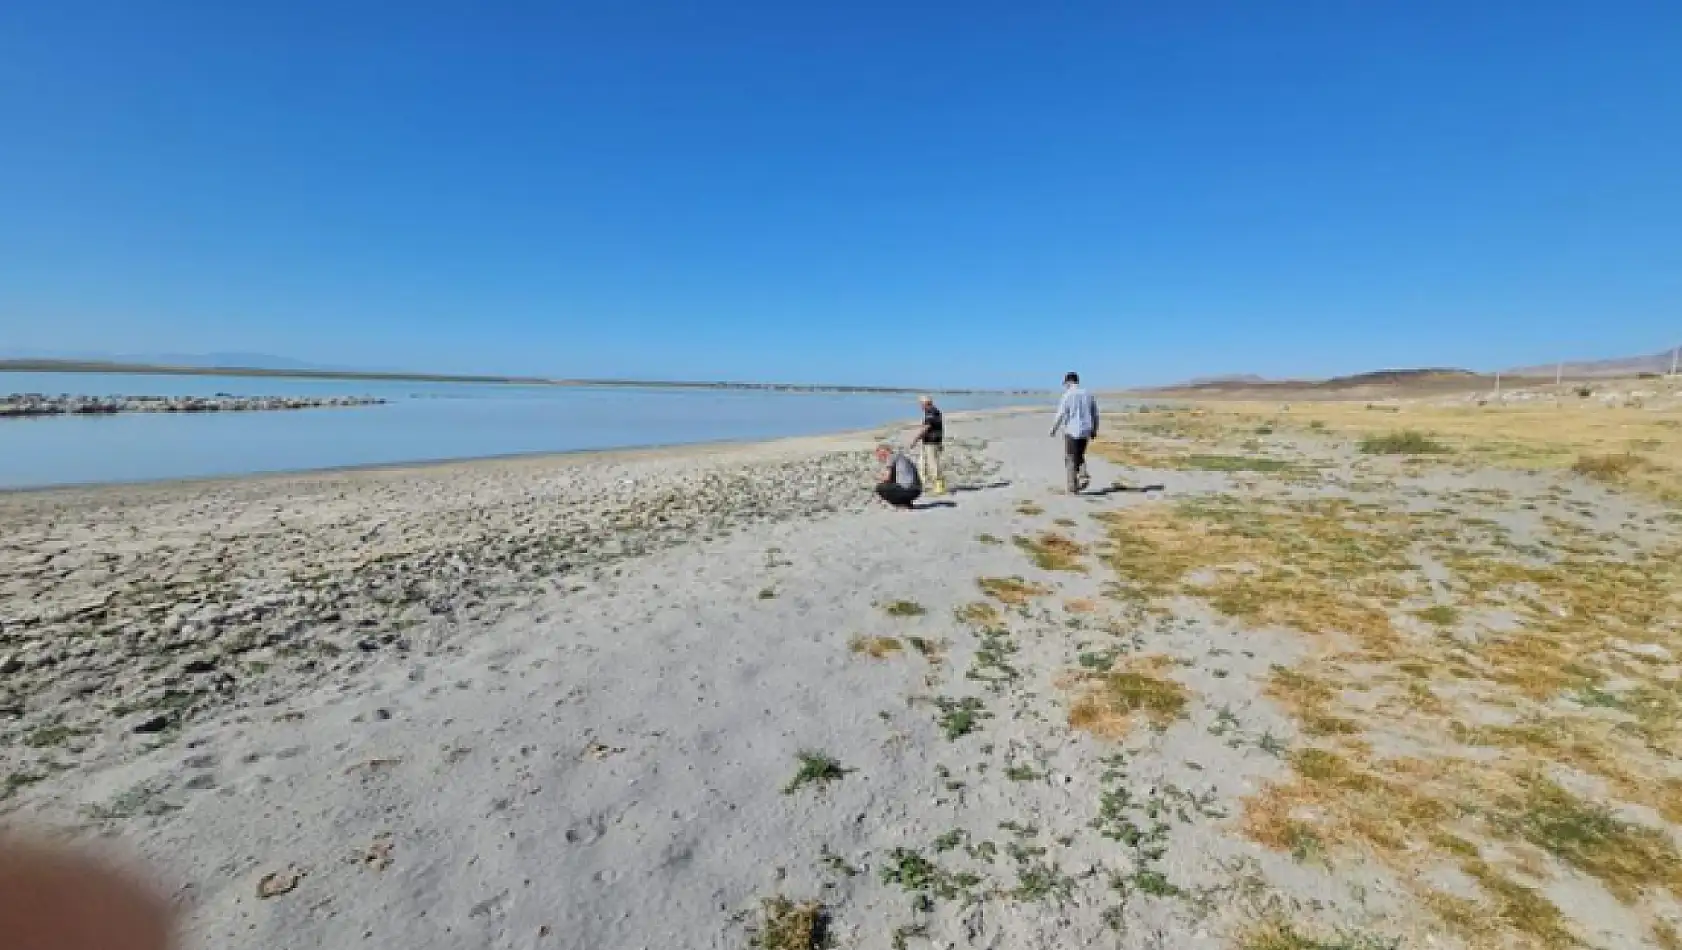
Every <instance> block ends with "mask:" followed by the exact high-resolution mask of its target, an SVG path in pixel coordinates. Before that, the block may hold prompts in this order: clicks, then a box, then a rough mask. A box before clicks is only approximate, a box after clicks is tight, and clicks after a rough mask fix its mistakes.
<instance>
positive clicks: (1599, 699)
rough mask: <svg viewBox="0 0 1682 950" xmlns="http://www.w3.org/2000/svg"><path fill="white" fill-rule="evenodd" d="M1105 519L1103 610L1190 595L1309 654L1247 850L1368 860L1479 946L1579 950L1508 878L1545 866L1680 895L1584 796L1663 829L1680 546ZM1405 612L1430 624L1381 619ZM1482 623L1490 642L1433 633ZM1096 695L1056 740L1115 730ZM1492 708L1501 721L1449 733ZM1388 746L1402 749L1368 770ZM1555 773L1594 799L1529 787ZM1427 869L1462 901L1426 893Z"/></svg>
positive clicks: (1655, 839) (1663, 861)
mask: <svg viewBox="0 0 1682 950" xmlns="http://www.w3.org/2000/svg"><path fill="white" fill-rule="evenodd" d="M1102 520H1104V521H1105V522H1106V523H1107V525H1108V527H1109V528H1110V534H1111V545H1112V551H1111V552H1110V553H1109V554H1108V555H1107V556H1106V560H1107V561H1108V563H1110V564H1111V565H1112V566H1113V567H1114V568H1115V570H1116V577H1117V592H1118V593H1119V594H1120V595H1121V596H1123V597H1126V598H1128V599H1132V600H1136V601H1141V602H1144V603H1147V604H1157V603H1160V602H1163V601H1165V600H1167V599H1169V598H1181V597H1187V598H1192V599H1196V600H1200V601H1202V602H1203V603H1205V604H1207V605H1208V606H1210V607H1213V608H1215V609H1217V610H1218V611H1220V612H1221V613H1224V614H1226V615H1227V616H1229V617H1232V618H1234V619H1236V620H1238V621H1241V622H1242V623H1244V624H1246V625H1248V626H1275V627H1283V628H1288V629H1292V630H1297V631H1301V632H1304V633H1308V634H1314V635H1315V640H1314V647H1315V652H1314V654H1313V655H1312V656H1311V657H1310V658H1309V659H1307V660H1306V661H1304V662H1302V663H1301V664H1299V665H1298V666H1296V667H1295V668H1287V667H1275V668H1274V670H1273V672H1272V674H1271V675H1270V677H1269V679H1268V681H1267V684H1266V693H1267V695H1268V696H1270V697H1271V698H1273V699H1274V700H1276V701H1277V702H1279V703H1280V704H1281V705H1282V706H1283V707H1284V708H1285V709H1286V710H1288V711H1289V712H1291V713H1292V714H1293V715H1294V716H1295V717H1296V718H1297V720H1298V722H1299V723H1300V725H1301V728H1302V732H1303V733H1304V734H1305V736H1307V737H1308V740H1309V742H1310V743H1312V744H1310V745H1307V746H1305V747H1302V748H1299V749H1297V750H1295V751H1294V752H1293V753H1292V754H1291V755H1290V756H1289V763H1290V765H1291V769H1292V775H1291V777H1290V778H1289V779H1287V780H1284V781H1281V782H1277V783H1274V784H1272V785H1270V786H1268V787H1267V788H1265V789H1264V790H1263V791H1262V792H1260V793H1259V794H1257V795H1255V796H1252V797H1251V798H1250V799H1249V800H1248V801H1247V803H1246V809H1245V814H1244V822H1243V827H1244V830H1245V832H1246V833H1247V834H1248V835H1249V836H1250V837H1252V838H1254V839H1255V840H1257V841H1259V842H1261V843H1263V844H1265V845H1267V846H1269V847H1272V848H1276V849H1279V850H1282V851H1285V852H1287V853H1290V854H1292V855H1294V856H1296V857H1297V858H1299V859H1302V860H1310V859H1313V860H1326V861H1331V860H1334V859H1336V858H1337V857H1338V856H1340V855H1344V854H1351V853H1354V854H1365V855H1368V856H1371V857H1372V858H1375V859H1377V860H1378V861H1379V862H1381V863H1383V864H1385V865H1387V866H1389V867H1391V868H1393V869H1395V870H1396V871H1397V872H1398V874H1399V877H1400V878H1401V879H1402V880H1407V881H1411V882H1414V883H1413V887H1414V888H1415V889H1416V891H1417V893H1418V895H1419V896H1420V898H1421V899H1422V900H1423V901H1424V902H1425V904H1426V905H1427V906H1429V907H1431V908H1432V909H1433V910H1434V911H1435V912H1436V913H1437V914H1438V915H1439V916H1440V917H1441V918H1442V919H1443V920H1444V922H1445V923H1447V924H1448V925H1449V926H1451V927H1452V928H1454V929H1455V930H1456V931H1457V932H1458V933H1460V934H1461V935H1462V936H1463V937H1465V938H1466V940H1467V941H1468V943H1469V944H1470V945H1471V946H1475V947H1486V946H1487V947H1494V946H1514V945H1517V946H1532V947H1543V948H1553V947H1564V946H1570V945H1575V944H1576V943H1577V938H1576V936H1575V935H1574V934H1573V933H1572V928H1571V926H1570V925H1569V922H1568V920H1567V918H1566V917H1565V916H1564V914H1563V913H1562V912H1561V911H1560V909H1558V908H1556V907H1554V906H1553V905H1552V904H1551V903H1549V902H1548V900H1547V898H1546V897H1545V896H1543V894H1542V891H1541V890H1540V889H1539V888H1538V887H1533V886H1531V885H1530V884H1527V883H1521V882H1520V881H1521V880H1526V881H1528V880H1543V881H1545V880H1546V879H1547V878H1548V877H1549V876H1550V875H1552V874H1556V873H1560V872H1561V871H1562V870H1563V869H1570V870H1572V871H1575V872H1578V873H1581V874H1583V875H1585V876H1586V877H1587V878H1589V879H1592V880H1594V881H1598V882H1599V883H1600V885H1601V886H1603V887H1604V888H1605V890H1606V892H1607V893H1608V894H1610V895H1611V896H1613V897H1614V898H1616V899H1618V900H1620V901H1623V902H1626V903H1630V904H1633V905H1644V902H1645V901H1647V899H1648V895H1652V894H1669V895H1674V896H1682V856H1679V854H1678V851H1677V849H1676V848H1675V846H1674V844H1673V842H1672V839H1671V837H1670V835H1671V834H1673V833H1675V829H1659V828H1649V827H1645V826H1643V825H1640V824H1637V823H1634V822H1632V821H1629V820H1627V819H1625V818H1623V817H1622V816H1621V814H1620V813H1619V812H1618V811H1617V810H1616V809H1615V807H1613V804H1612V803H1609V802H1608V801H1597V800H1595V798H1596V797H1603V798H1606V799H1616V800H1617V801H1621V802H1629V803H1632V804H1637V805H1646V806H1648V807H1650V808H1652V809H1653V810H1654V811H1655V812H1657V813H1658V814H1659V815H1660V816H1662V817H1663V818H1664V819H1665V820H1666V821H1670V822H1682V780H1679V779H1678V778H1677V777H1675V776H1674V775H1673V770H1674V763H1675V762H1676V761H1677V760H1678V759H1682V725H1679V724H1682V686H1678V685H1677V684H1678V682H1682V550H1677V549H1670V550H1651V551H1636V550H1634V549H1633V548H1630V547H1628V546H1626V545H1624V544H1623V543H1622V542H1621V541H1619V540H1616V539H1613V540H1608V539H1606V538H1602V537H1600V536H1598V535H1595V534H1593V533H1590V532H1586V531H1583V530H1581V529H1579V528H1574V527H1570V526H1567V525H1565V523H1561V526H1560V527H1558V528H1557V529H1556V530H1557V531H1559V532H1562V534H1561V535H1560V536H1561V537H1567V538H1569V539H1570V543H1569V544H1565V543H1557V544H1554V545H1553V546H1552V547H1551V548H1548V550H1547V554H1546V556H1545V557H1544V556H1541V555H1539V554H1537V553H1536V549H1535V548H1534V546H1532V547H1531V548H1529V549H1527V550H1526V551H1525V552H1522V553H1521V552H1520V551H1519V549H1517V548H1515V547H1513V546H1512V543H1511V542H1510V541H1509V540H1508V539H1507V537H1506V533H1505V529H1502V528H1501V527H1500V526H1499V525H1496V524H1494V523H1493V522H1491V521H1488V520H1487V519H1477V518H1466V517H1463V513H1461V512H1457V511H1456V510H1455V509H1454V508H1452V507H1445V506H1439V507H1438V508H1437V509H1435V510H1430V511H1422V512H1410V511H1408V510H1406V509H1404V508H1402V507H1401V506H1397V505H1393V504H1378V503H1375V504H1370V505H1357V504H1353V503H1350V502H1347V501H1338V500H1331V499H1313V500H1304V501H1295V500H1285V501H1280V500H1271V499H1268V498H1265V497H1250V498H1245V499H1242V500H1240V499H1235V498H1226V497H1213V498H1208V499H1203V500H1199V501H1196V502H1191V503H1184V504H1180V505H1177V506H1169V505H1158V506H1151V507H1142V508H1136V509H1129V510H1127V511H1122V512H1116V513H1113V514H1108V515H1105V516H1103V518H1102ZM1421 555H1429V556H1430V558H1431V559H1432V560H1433V561H1434V562H1435V563H1436V564H1437V565H1439V566H1440V572H1439V578H1440V579H1439V580H1438V582H1437V583H1436V584H1435V585H1432V586H1434V587H1435V589H1436V590H1437V592H1438V594H1439V596H1440V597H1441V599H1442V602H1441V603H1440V604H1439V605H1438V606H1436V607H1428V608H1425V609H1423V610H1420V609H1417V608H1410V607H1407V606H1404V605H1405V604H1408V603H1409V602H1410V601H1412V602H1416V600H1415V598H1416V597H1417V595H1418V593H1419V592H1421V591H1423V590H1427V589H1432V588H1431V587H1428V586H1427V585H1426V583H1425V581H1424V580H1423V578H1422V573H1421V569H1420V567H1419V566H1418V562H1419V559H1420V557H1421ZM1405 613H1413V614H1414V615H1415V616H1417V617H1418V619H1420V620H1424V621H1426V622H1427V623H1428V624H1429V625H1430V627H1429V628H1428V629H1423V630H1421V629H1418V627H1417V626H1414V627H1409V628H1400V627H1397V626H1396V625H1394V624H1393V622H1392V621H1393V618H1397V617H1399V616H1401V615H1402V614H1405ZM1493 613H1499V614H1501V615H1503V616H1504V617H1505V618H1506V621H1507V622H1506V623H1505V624H1504V627H1505V629H1504V632H1501V633H1499V634H1496V633H1492V632H1490V631H1488V630H1477V629H1476V628H1475V626H1474V628H1473V631H1472V634H1475V635H1467V636H1466V637H1465V639H1457V638H1456V637H1455V636H1452V635H1450V634H1451V632H1453V631H1459V630H1460V628H1461V627H1463V626H1466V625H1468V624H1473V625H1475V624H1476V622H1477V619H1478V618H1479V617H1481V616H1484V615H1488V614H1493ZM1404 629H1407V630H1408V632H1403V631H1404ZM1609 684H1615V685H1616V689H1615V690H1614V689H1613V688H1612V685H1609ZM1080 685H1081V686H1083V687H1087V688H1088V689H1089V690H1090V689H1091V687H1092V685H1093V684H1091V683H1081V684H1080ZM1126 688H1127V684H1123V690H1122V691H1123V693H1125V689H1126ZM1104 696H1105V694H1104V693H1103V692H1099V691H1095V690H1093V691H1091V693H1090V694H1089V693H1083V694H1082V695H1081V696H1080V698H1079V699H1078V700H1077V704H1076V705H1075V706H1073V707H1071V716H1070V720H1071V724H1077V725H1079V726H1080V727H1082V728H1088V729H1092V730H1093V731H1097V732H1100V734H1121V733H1124V732H1125V729H1126V716H1127V715H1128V714H1129V713H1130V712H1131V711H1132V710H1131V708H1130V707H1129V706H1128V704H1127V702H1126V701H1116V700H1105V699H1104ZM1565 700H1568V701H1570V702H1568V703H1564V704H1562V701H1565ZM1492 710H1495V711H1499V713H1500V715H1501V716H1502V717H1503V720H1502V721H1505V722H1509V723H1512V724H1511V725H1492V726H1481V727H1480V726H1467V725H1462V723H1464V722H1479V721H1489V720H1488V719H1487V718H1486V717H1487V716H1488V714H1489V712H1490V711H1492ZM1573 710H1581V711H1573ZM1514 715H1517V717H1518V719H1517V721H1516V722H1513V720H1512V718H1511V717H1513V716H1514ZM1077 720H1078V722H1077ZM1379 735H1382V736H1384V737H1385V741H1384V742H1382V743H1381V742H1380V741H1379V740H1378V738H1377V736H1379ZM1398 742H1400V744H1401V745H1403V746H1404V747H1406V748H1408V749H1411V750H1417V751H1415V752H1414V753H1412V754H1410V755H1406V756H1391V757H1384V756H1380V755H1376V754H1375V753H1374V749H1375V747H1383V748H1395V747H1396V746H1397V744H1398ZM1560 768H1567V769H1571V770H1575V771H1576V772H1577V773H1579V774H1581V775H1584V776H1589V777H1593V778H1594V779H1598V780H1600V782H1601V783H1603V784H1597V785H1595V786H1591V787H1596V788H1603V789H1605V790H1606V791H1605V794H1604V795H1597V796H1585V795H1584V794H1582V793H1580V792H1577V791H1573V790H1568V789H1567V788H1566V787H1564V786H1563V785H1561V784H1559V782H1558V781H1556V780H1553V779H1550V778H1547V777H1546V776H1549V775H1553V774H1555V772H1556V771H1557V770H1558V769H1560ZM1573 788H1575V786H1573ZM1498 857H1499V860H1502V861H1508V862H1511V861H1517V862H1518V863H1519V866H1520V867H1521V868H1522V875H1521V877H1515V876H1514V875H1515V874H1519V873H1520V872H1519V871H1517V870H1515V869H1514V868H1510V867H1500V866H1497V864H1496V863H1495V862H1496V861H1497V859H1498ZM1445 865H1446V866H1452V867H1459V868H1460V869H1461V870H1462V871H1464V872H1465V873H1466V874H1467V875H1468V876H1469V877H1470V878H1471V879H1472V881H1473V882H1475V883H1476V884H1477V887H1478V889H1479V891H1480V894H1479V896H1478V898H1477V899H1471V900H1469V899H1466V898H1464V897H1458V896H1452V895H1448V894H1443V893H1440V892H1437V891H1435V890H1433V889H1432V888H1431V887H1430V885H1428V884H1426V883H1424V882H1425V881H1426V880H1429V877H1428V876H1427V875H1426V874H1425V873H1424V872H1425V871H1427V870H1428V869H1429V868H1432V867H1441V866H1445Z"/></svg>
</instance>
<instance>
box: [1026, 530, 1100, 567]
mask: <svg viewBox="0 0 1682 950" xmlns="http://www.w3.org/2000/svg"><path fill="white" fill-rule="evenodd" d="M1014 540H1015V542H1016V546H1017V547H1018V548H1021V549H1022V550H1023V552H1025V553H1026V554H1027V555H1028V556H1029V557H1030V558H1032V559H1033V561H1034V565H1035V566H1036V567H1038V568H1040V569H1041V570H1044V571H1074V572H1078V573H1081V574H1084V573H1086V565H1085V564H1083V563H1081V558H1083V557H1085V556H1086V548H1085V547H1083V546H1082V545H1081V544H1080V543H1078V542H1077V541H1075V540H1074V539H1073V538H1071V537H1069V536H1068V535H1065V534H1059V533H1058V532H1056V531H1042V532H1040V534H1039V536H1038V537H1033V538H1026V537H1023V536H1021V535H1017V536H1016V538H1015V539H1014Z"/></svg>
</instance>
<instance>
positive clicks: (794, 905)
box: [753, 897, 829, 950]
mask: <svg viewBox="0 0 1682 950" xmlns="http://www.w3.org/2000/svg"><path fill="white" fill-rule="evenodd" d="M828 925H829V914H828V911H827V910H825V908H824V905H823V904H821V903H819V902H818V901H792V900H789V899H788V898H786V897H767V898H766V899H765V900H764V901H763V902H761V904H760V922H759V925H758V927H757V928H756V932H755V934H754V936H753V945H754V946H755V947H757V948H759V950H819V948H821V947H823V946H825V945H827V943H828V935H827V933H826V931H827V929H828Z"/></svg>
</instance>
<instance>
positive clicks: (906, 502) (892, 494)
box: [876, 482, 923, 508]
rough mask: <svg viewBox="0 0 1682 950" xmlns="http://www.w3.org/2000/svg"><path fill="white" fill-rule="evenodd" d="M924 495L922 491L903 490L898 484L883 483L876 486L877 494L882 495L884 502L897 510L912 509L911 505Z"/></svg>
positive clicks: (913, 489)
mask: <svg viewBox="0 0 1682 950" xmlns="http://www.w3.org/2000/svg"><path fill="white" fill-rule="evenodd" d="M922 493H923V492H922V489H918V488H903V487H901V486H900V485H899V483H898V482H881V483H878V484H877V486H876V494H878V495H880V496H881V497H882V500H883V501H885V502H887V503H888V504H890V505H893V506H894V507H896V508H909V507H911V503H912V502H914V501H916V500H917V496H919V495H921V494H922Z"/></svg>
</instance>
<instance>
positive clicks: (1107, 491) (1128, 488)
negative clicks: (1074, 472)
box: [1076, 482, 1168, 498]
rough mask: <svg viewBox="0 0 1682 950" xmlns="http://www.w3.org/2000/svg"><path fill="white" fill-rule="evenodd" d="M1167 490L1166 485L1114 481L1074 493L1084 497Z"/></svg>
mask: <svg viewBox="0 0 1682 950" xmlns="http://www.w3.org/2000/svg"><path fill="white" fill-rule="evenodd" d="M1167 490H1168V486H1167V485H1123V484H1121V483H1120V482H1114V483H1111V484H1109V485H1106V486H1105V487H1103V488H1094V489H1089V490H1087V491H1083V492H1076V494H1078V495H1081V496H1082V497H1085V498H1102V497H1104V496H1105V495H1115V494H1121V493H1124V492H1138V493H1139V494H1141V495H1142V494H1144V493H1145V492H1152V491H1167Z"/></svg>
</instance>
